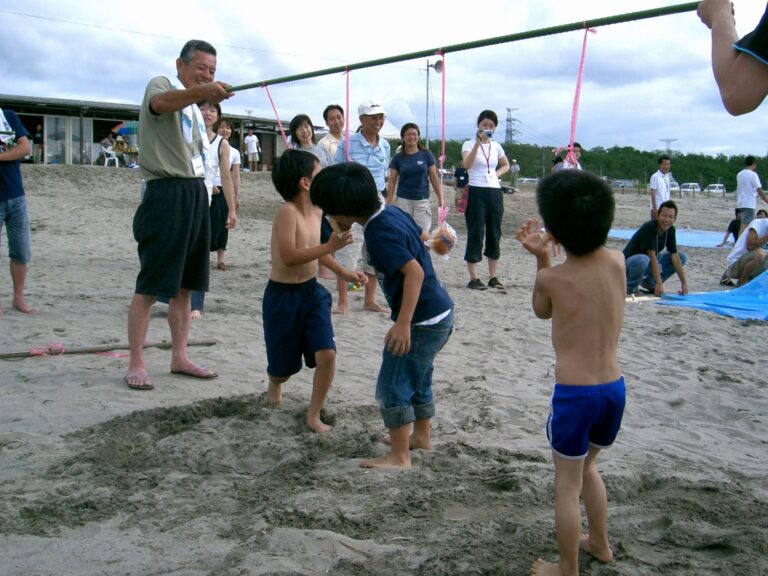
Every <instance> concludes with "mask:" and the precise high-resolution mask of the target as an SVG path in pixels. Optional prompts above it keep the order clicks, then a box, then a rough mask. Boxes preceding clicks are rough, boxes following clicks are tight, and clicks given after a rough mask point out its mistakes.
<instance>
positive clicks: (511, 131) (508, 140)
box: [504, 108, 520, 144]
mask: <svg viewBox="0 0 768 576" xmlns="http://www.w3.org/2000/svg"><path fill="white" fill-rule="evenodd" d="M513 110H520V108H507V123H506V128H507V130H506V132H505V134H504V144H514V143H515V134H517V133H518V130H516V129H515V126H514V123H515V122H517V120H516V119H515V118H512V111H513Z"/></svg>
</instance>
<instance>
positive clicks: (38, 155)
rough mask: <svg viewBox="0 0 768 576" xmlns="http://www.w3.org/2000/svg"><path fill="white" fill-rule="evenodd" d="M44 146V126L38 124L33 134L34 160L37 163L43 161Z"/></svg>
mask: <svg viewBox="0 0 768 576" xmlns="http://www.w3.org/2000/svg"><path fill="white" fill-rule="evenodd" d="M43 146H45V139H44V136H43V126H42V125H41V124H38V125H37V127H36V128H35V133H34V134H33V135H32V160H33V162H34V163H35V164H42V163H43Z"/></svg>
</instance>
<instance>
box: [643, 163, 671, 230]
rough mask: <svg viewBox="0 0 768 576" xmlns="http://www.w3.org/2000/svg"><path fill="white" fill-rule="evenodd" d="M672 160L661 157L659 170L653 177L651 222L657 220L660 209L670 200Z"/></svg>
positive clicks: (650, 188) (651, 184) (650, 186)
mask: <svg viewBox="0 0 768 576" xmlns="http://www.w3.org/2000/svg"><path fill="white" fill-rule="evenodd" d="M670 168H672V159H671V158H670V157H669V156H661V157H659V169H658V170H657V171H656V172H655V173H654V174H653V176H651V183H650V185H649V191H650V193H651V220H656V216H658V208H659V206H661V204H662V203H663V202H666V201H667V200H669V198H670V184H671V182H670V177H669V170H670Z"/></svg>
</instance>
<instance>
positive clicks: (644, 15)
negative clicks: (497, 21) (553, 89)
mask: <svg viewBox="0 0 768 576" xmlns="http://www.w3.org/2000/svg"><path fill="white" fill-rule="evenodd" d="M698 5H699V3H698V2H687V3H686V4H677V5H675V6H665V7H663V8H652V9H650V10H641V11H640V12H629V13H627V14H617V15H616V16H607V17H605V18H596V19H594V20H584V21H582V22H573V23H571V24H562V25H560V26H550V27H549V28H539V29H537V30H529V31H527V32H518V33H517V34H509V35H507V36H496V37H495V38H488V39H486V40H476V41H474V42H464V43H462V44H452V45H450V46H443V47H440V48H432V49H429V50H420V51H418V52H410V53H408V54H400V55H397V56H390V57H388V58H379V59H377V60H367V61H366V62H358V63H357V64H346V65H344V66H334V67H333V68H325V69H324V70H317V71H315V72H304V73H302V74H294V75H292V76H283V77H281V78H273V79H271V80H262V81H260V82H251V83H250V84H241V85H239V86H232V87H231V88H230V90H231V91H232V92H239V91H240V90H249V89H251V88H260V87H264V86H269V85H274V84H285V83H287V82H295V81H297V80H306V79H307V78H316V77H318V76H327V75H329V74H338V73H340V72H347V71H349V70H360V69H362V68H373V67H374V66H382V65H384V64H393V63H395V62H405V61H406V60H415V59H416V58H429V57H430V56H435V55H437V54H439V53H443V54H448V53H449V52H461V51H463V50H472V49H473V48H482V47H485V46H495V45H496V44H506V43H508V42H519V41H521V40H529V39H531V38H541V37H542V36H552V35H554V34H563V33H564V32H574V31H577V30H584V28H585V27H587V28H597V27H600V26H609V25H611V24H621V23H624V22H634V21H636V20H646V19H648V18H658V17H659V16H669V15H671V14H682V13H684V12H692V11H694V10H696V8H697V7H698Z"/></svg>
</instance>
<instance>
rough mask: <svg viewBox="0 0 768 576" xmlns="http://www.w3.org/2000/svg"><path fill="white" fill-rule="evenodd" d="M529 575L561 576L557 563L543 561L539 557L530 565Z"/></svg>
mask: <svg viewBox="0 0 768 576" xmlns="http://www.w3.org/2000/svg"><path fill="white" fill-rule="evenodd" d="M531 576H563V573H562V572H561V571H560V565H559V564H552V562H545V561H544V560H542V559H541V558H539V559H538V560H536V562H534V563H533V564H532V565H531Z"/></svg>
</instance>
